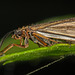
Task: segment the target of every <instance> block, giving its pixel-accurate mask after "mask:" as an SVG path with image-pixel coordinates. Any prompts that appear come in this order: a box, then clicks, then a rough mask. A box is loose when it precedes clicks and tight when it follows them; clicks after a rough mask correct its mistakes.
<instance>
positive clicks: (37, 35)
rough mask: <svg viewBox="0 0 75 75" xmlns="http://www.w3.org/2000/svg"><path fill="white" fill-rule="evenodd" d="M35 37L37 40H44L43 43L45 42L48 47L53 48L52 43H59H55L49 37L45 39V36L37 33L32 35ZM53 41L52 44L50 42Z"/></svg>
mask: <svg viewBox="0 0 75 75" xmlns="http://www.w3.org/2000/svg"><path fill="white" fill-rule="evenodd" d="M32 35H33V36H34V37H36V39H37V38H40V39H41V38H42V40H41V41H43V42H45V43H46V44H47V45H46V46H52V43H51V42H54V43H58V42H57V41H55V40H53V39H50V38H48V37H45V36H43V35H40V34H37V33H33V34H32ZM50 41H51V42H50Z"/></svg>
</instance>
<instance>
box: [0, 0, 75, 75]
mask: <svg viewBox="0 0 75 75" xmlns="http://www.w3.org/2000/svg"><path fill="white" fill-rule="evenodd" d="M67 14H75V3H74V2H72V1H70V2H68V1H66V0H65V1H64V0H60V1H54V0H53V1H45V2H44V1H42V2H40V1H38V2H37V1H35V2H30V1H29V2H26V1H10V2H0V38H1V37H2V36H4V35H5V34H6V33H7V32H8V31H11V30H13V29H17V28H18V27H22V26H26V25H29V24H32V23H36V22H38V21H41V20H43V19H46V18H49V17H54V16H62V15H67ZM74 58H75V57H74ZM74 58H73V60H74ZM69 60H70V61H69ZM72 64H73V65H72ZM74 65H75V61H72V59H71V58H69V59H65V60H63V62H62V63H58V64H56V65H54V66H51V67H49V68H47V69H46V70H45V69H44V70H42V71H41V72H45V71H46V72H45V73H48V72H51V73H53V74H54V72H55V73H56V74H61V73H62V74H67V73H68V72H69V73H72V74H73V73H74V70H73V68H74V67H75V66H74ZM19 72H20V71H19ZM37 75H38V74H37Z"/></svg>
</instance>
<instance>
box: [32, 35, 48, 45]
mask: <svg viewBox="0 0 75 75" xmlns="http://www.w3.org/2000/svg"><path fill="white" fill-rule="evenodd" d="M33 36H34V37H35V38H36V39H37V40H38V43H39V44H41V43H42V44H43V46H47V43H45V42H44V41H42V40H41V39H40V38H38V37H37V36H36V35H34V34H33Z"/></svg>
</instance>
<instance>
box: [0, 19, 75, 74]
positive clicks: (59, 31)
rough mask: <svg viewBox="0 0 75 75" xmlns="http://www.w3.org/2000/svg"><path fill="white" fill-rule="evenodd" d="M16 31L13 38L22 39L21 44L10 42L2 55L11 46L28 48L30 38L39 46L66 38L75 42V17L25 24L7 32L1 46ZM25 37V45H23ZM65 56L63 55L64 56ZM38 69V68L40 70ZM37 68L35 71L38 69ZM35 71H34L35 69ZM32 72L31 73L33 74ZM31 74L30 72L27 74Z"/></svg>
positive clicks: (0, 53) (67, 41)
mask: <svg viewBox="0 0 75 75" xmlns="http://www.w3.org/2000/svg"><path fill="white" fill-rule="evenodd" d="M12 32H14V34H13V35H12V38H13V39H16V40H17V39H20V44H9V45H8V46H7V47H6V48H4V49H3V50H2V51H1V52H0V55H3V54H4V53H6V52H7V51H8V50H10V48H12V47H14V46H17V47H21V48H27V47H28V46H29V42H28V41H29V39H30V40H32V41H33V42H34V43H37V44H38V45H39V46H44V47H46V46H52V45H53V44H56V43H63V41H62V40H65V42H66V43H69V44H71V43H74V41H75V18H69V19H65V20H59V21H54V22H49V23H42V24H37V25H32V26H26V27H25V26H23V27H22V28H18V29H16V30H13V31H11V32H9V33H7V34H6V35H5V36H4V37H3V38H2V40H1V43H0V47H1V46H2V44H3V41H4V39H5V38H6V37H7V36H8V35H9V34H11V33H12ZM23 39H24V45H23ZM62 58H63V57H62ZM62 58H60V59H58V60H56V61H54V62H52V63H50V64H47V65H45V66H43V67H41V68H40V69H42V68H44V67H47V66H48V65H51V64H53V63H55V62H57V61H59V60H61V59H62ZM40 69H37V70H40ZM37 70H35V71H37ZM33 72H34V71H33ZM31 73H32V72H31ZM31 73H30V74H31ZM27 75H29V74H27Z"/></svg>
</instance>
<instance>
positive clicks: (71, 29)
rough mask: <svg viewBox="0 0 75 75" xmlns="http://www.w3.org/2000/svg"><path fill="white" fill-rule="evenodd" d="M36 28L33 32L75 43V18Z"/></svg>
mask: <svg viewBox="0 0 75 75" xmlns="http://www.w3.org/2000/svg"><path fill="white" fill-rule="evenodd" d="M36 26H37V27H33V30H36V33H39V34H41V35H43V36H46V37H50V38H56V39H63V40H70V41H75V18H71V19H67V20H62V21H56V22H52V23H47V24H41V25H36Z"/></svg>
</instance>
